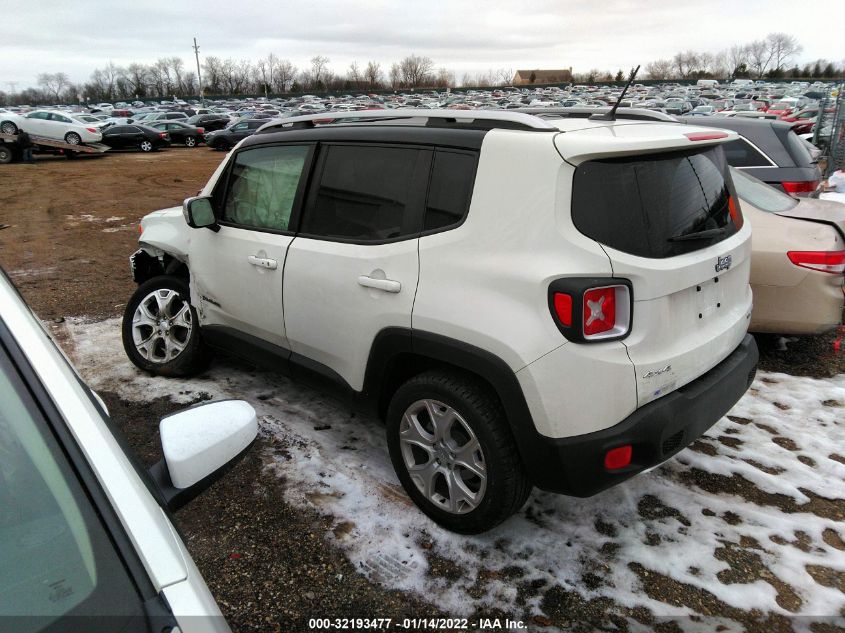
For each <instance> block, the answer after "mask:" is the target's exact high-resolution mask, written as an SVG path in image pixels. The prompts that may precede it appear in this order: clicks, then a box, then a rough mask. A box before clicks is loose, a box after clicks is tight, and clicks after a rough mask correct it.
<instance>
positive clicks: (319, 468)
mask: <svg viewBox="0 0 845 633" xmlns="http://www.w3.org/2000/svg"><path fill="white" fill-rule="evenodd" d="M53 327H62V328H66V334H67V336H66V337H63V338H64V340H65V341H66V342H67V345H66V347H68V351H69V354H70V356H71V358H72V359H73V361H74V363H75V364H76V365H77V367H78V368H79V370H80V372H81V374H82V375H83V377H84V378H85V379H86V380H87V381H88V382H89V384H90V385H91V386H92V387H93V388H94V389H100V390H112V391H115V392H117V393H118V394H119V395H120V396H121V397H123V398H125V399H127V400H133V401H138V402H145V401H149V400H150V399H154V398H159V397H170V398H171V399H172V400H173V401H175V402H189V401H191V400H193V399H195V398H196V397H197V395H198V394H200V393H205V394H208V395H209V396H210V397H212V398H213V399H221V398H232V397H235V398H243V399H246V400H247V401H249V402H250V403H251V404H252V405H253V406H254V407H255V409H256V411H257V413H258V415H259V421H260V425H261V432H262V433H263V434H264V435H265V436H268V437H270V436H272V437H274V438H276V439H277V440H278V441H279V444H280V445H282V446H284V450H283V451H277V452H274V453H272V457H273V459H272V460H271V462H272V466H271V468H272V469H273V470H274V471H275V472H277V473H278V474H279V476H280V477H281V476H283V477H284V479H285V482H286V483H285V497H286V499H287V500H288V502H290V503H292V504H294V505H297V506H301V507H306V506H307V507H315V508H317V509H318V510H319V511H320V512H322V513H324V514H326V515H329V516H331V517H333V518H334V520H335V523H334V528H333V529H332V530H331V531H329V532H328V533H327V534H326V538H327V539H329V540H330V541H333V542H335V543H337V545H338V546H339V547H341V548H342V549H343V551H345V552H346V555H347V556H348V558H349V559H350V560H351V561H352V563H353V564H355V566H356V567H357V568H358V569H359V570H360V571H361V572H362V573H364V574H366V575H368V576H370V577H371V578H373V579H374V580H377V581H379V582H382V583H384V584H385V585H386V586H389V587H391V588H396V589H401V590H407V591H413V592H415V593H416V594H418V595H419V597H420V598H422V599H423V600H428V601H431V602H434V603H436V604H437V605H438V606H439V607H440V608H442V609H443V610H445V611H446V612H448V613H453V614H456V615H457V614H468V613H470V612H472V611H473V610H475V609H476V608H480V609H485V608H491V607H496V608H501V609H504V610H508V609H509V610H511V611H512V612H514V613H518V612H520V611H522V609H523V608H524V607H522V606H518V604H517V586H518V584H519V583H521V582H524V581H525V582H527V581H538V582H543V583H545V584H544V585H543V587H542V589H541V590H540V591H539V594H538V595H534V596H531V597H529V598H528V602H527V608H528V610H529V611H531V612H536V613H539V612H541V611H542V609H541V606H540V604H541V600H542V593H543V592H544V591H546V590H547V589H549V588H550V587H552V586H555V585H560V586H561V587H562V588H563V589H565V590H567V591H574V592H577V593H578V594H580V595H581V596H582V597H583V598H585V599H593V598H598V597H608V598H611V599H612V600H614V601H615V602H616V603H618V604H621V605H624V606H628V607H635V606H645V607H648V608H649V609H651V610H652V612H653V613H654V614H655V615H656V616H685V615H689V614H692V613H694V611H692V610H691V609H688V608H686V607H678V606H673V605H670V604H667V603H664V602H660V601H658V600H656V599H652V598H650V597H648V596H647V595H646V593H645V592H644V591H643V584H642V582H641V580H640V577H639V576H638V575H637V574H636V573H635V569H636V568H637V566H641V567H642V568H644V569H646V570H648V572H649V573H655V572H656V573H659V574H664V575H666V576H669V577H670V578H672V579H674V580H675V581H677V582H680V583H684V584H686V585H689V586H690V587H692V588H696V589H700V590H701V591H704V592H708V593H710V594H712V595H713V596H714V597H715V598H716V599H718V600H720V601H722V602H724V603H725V604H727V605H729V606H731V607H735V608H738V609H742V610H745V611H747V610H750V609H759V610H760V611H761V612H763V613H778V614H784V615H790V614H792V613H798V614H801V615H810V616H816V617H823V616H835V615H838V614H839V613H841V612H843V611H842V610H843V609H845V595H843V594H842V593H840V592H839V591H837V590H836V589H833V588H829V587H824V586H822V585H820V584H818V583H816V581H815V580H813V578H812V577H811V576H810V574H809V573H808V572H807V567H808V566H811V565H822V566H825V567H828V568H830V569H833V570H836V571H838V572H840V573H845V552H843V551H841V550H839V549H836V548H835V547H833V546H831V545H829V544H828V543H827V542H826V541H825V540H824V539H823V538H822V535H823V533H825V531H826V530H827V531H830V530H832V531H833V532H835V533H837V534H838V535H839V537H840V538H845V529H843V524H842V523H839V522H836V521H834V520H832V519H828V518H824V517H822V516H819V515H818V514H814V513H813V512H810V511H809V510H806V511H802V510H803V509H802V508H801V507H800V506H802V505H804V504H807V503H809V502H810V495H812V496H814V497H815V496H819V497H823V498H826V499H839V498H841V497H843V490H845V488H844V487H843V479H845V464H843V463H840V462H839V461H836V460H835V459H831V457H830V456H831V455H833V454H834V453H837V452H838V453H839V454H840V455H841V454H843V453H845V448H840V447H843V446H845V376H843V375H840V376H838V377H836V378H832V379H827V380H816V379H811V378H799V377H794V376H789V375H786V374H767V373H763V372H760V373H759V374H758V377H757V380H756V381H755V382H754V384H753V385H752V388H751V389H750V390H749V392H748V393H747V394H746V395H745V397H743V399H742V400H741V401H740V402H739V403H737V405H736V406H735V407H734V408H733V410H732V411H731V412H730V416H731V417H733V418H734V419H735V420H737V421H732V420H730V419H728V418H724V419H723V420H721V421H720V422H719V423H717V424H716V425H715V426H714V427H713V428H712V429H710V431H709V432H708V433H707V434H706V436H705V437H704V438H702V440H701V446H703V447H704V448H705V449H707V451H706V452H702V451H701V449H700V450H692V449H686V450H684V451H682V452H681V453H679V454H678V455H677V456H676V457H675V458H673V459H670V460H669V461H667V462H666V463H664V464H663V465H661V466H660V467H658V468H656V469H655V470H653V471H651V472H649V473H644V474H641V475H639V476H637V477H635V478H633V479H631V480H629V481H628V482H626V483H624V484H622V485H619V486H616V487H614V488H612V489H610V490H607V491H605V492H603V493H601V494H600V495H597V496H595V497H592V498H589V499H575V498H568V497H562V496H558V495H553V494H548V493H543V492H539V491H535V492H534V493H533V494H532V495H531V498H530V499H529V501H528V503H527V504H526V506H525V508H523V510H522V511H521V512H520V513H519V514H518V515H516V516H515V517H513V518H511V519H510V520H508V521H507V522H505V524H504V525H501V526H499V527H497V528H496V529H494V530H492V531H490V532H488V533H486V534H483V535H479V536H471V537H466V536H460V535H456V534H452V533H450V532H447V531H445V530H443V529H441V528H440V527H438V526H437V525H436V524H435V523H433V522H432V521H430V520H429V519H428V518H427V517H426V516H425V515H423V514H422V513H421V512H419V511H418V510H416V508H415V507H414V506H413V504H412V503H411V502H410V500H409V499H408V497H407V496H406V495H405V493H404V491H403V490H402V488H401V486H400V484H399V482H398V479H397V477H396V475H395V474H394V472H393V467H392V465H391V463H390V459H389V456H388V454H387V447H386V441H385V438H384V429H383V426H382V425H381V423H380V422H378V421H376V420H374V419H371V418H368V417H362V416H360V415H356V414H354V413H352V412H351V411H350V410H348V409H347V408H345V407H344V406H342V405H341V404H339V403H338V402H336V401H334V400H332V399H330V398H327V397H326V396H324V395H323V394H321V393H319V392H316V391H314V390H311V389H309V388H307V387H303V386H301V385H299V384H297V383H295V382H293V381H290V380H288V379H286V378H284V377H283V376H280V375H276V374H273V373H268V372H262V371H258V370H252V369H249V368H247V367H246V366H245V365H240V364H237V363H234V362H230V361H226V360H218V361H216V362H215V363H214V365H213V366H212V368H211V370H210V371H209V372H207V373H206V374H204V375H203V376H202V377H199V378H192V379H187V380H181V379H167V378H156V377H151V376H148V375H145V374H143V373H141V372H139V371H138V370H137V369H135V367H134V366H133V365H131V364H130V362H129V361H128V359H127V358H126V356H125V355H124V352H123V350H122V347H121V342H120V322H119V320H117V319H112V320H108V321H100V322H91V321H87V320H84V319H67V320H66V321H65V323H64V324H62V325H61V326H56V325H53ZM823 403H824V404H823ZM326 427H331V428H326ZM268 450H270V449H268ZM709 453H713V454H712V455H711V454H709ZM799 457H802V458H803V459H804V461H801V460H799V459H798V458H799ZM807 458H810V459H807ZM694 471H703V472H704V473H706V475H705V476H720V475H724V476H728V477H732V476H734V475H738V476H740V477H742V478H743V479H745V480H747V482H751V484H753V485H746V486H745V488H747V489H748V490H751V491H753V490H754V488H755V487H756V488H757V490H758V492H759V493H760V495H761V496H762V497H763V499H762V500H761V501H760V502H759V504H758V503H755V502H753V501H748V500H745V499H744V498H742V497H740V496H738V495H734V494H730V493H728V492H721V493H719V492H716V493H712V492H707V491H705V490H703V489H701V488H699V487H698V486H696V485H694V484H690V483H685V482H686V481H687V480H688V479H689V477H690V476H691V475H693V474H694ZM767 471H768V472H767ZM773 473H777V474H773ZM767 495H768V497H767ZM775 496H776V497H775ZM771 499H776V500H782V501H784V502H788V503H792V504H796V505H797V506H798V508H797V509H798V511H797V512H787V511H784V510H782V509H780V508H779V507H778V505H781V504H779V503H778V504H776V503H775V502H773V501H771ZM838 503H840V504H842V503H843V502H842V501H839V502H838ZM654 507H656V508H657V510H654V509H653V508H654ZM840 507H841V505H840ZM731 547H736V548H741V549H742V550H743V551H744V552H746V553H750V554H753V555H756V556H758V557H759V560H760V562H761V564H762V565H763V566H765V568H766V569H767V570H768V572H770V574H768V573H765V574H762V575H758V576H756V577H754V578H743V579H740V580H741V581H739V580H738V581H736V582H733V583H732V584H726V583H729V582H730V581H731V578H730V577H726V572H728V570H729V569H730V566H729V565H728V563H727V562H724V561H723V560H720V559H719V558H717V555H719V552H724V551H725V548H731ZM432 554H434V555H436V556H439V557H441V558H443V559H446V560H448V561H451V563H453V564H454V565H457V566H458V567H459V568H460V569H461V570H462V572H463V573H462V574H461V575H460V577H459V578H457V579H455V580H447V579H446V578H440V577H436V576H433V575H431V574H429V573H428V572H429V556H430V555H432ZM743 566H745V564H744V563H743ZM506 568H511V569H513V568H518V571H519V573H518V576H519V580H516V581H514V580H507V576H506V575H504V574H502V573H500V572H502V570H506ZM480 572H485V573H482V574H481V576H479V573H480ZM490 572H493V573H490ZM720 576H721V577H722V579H723V580H724V582H723V580H720ZM585 577H589V578H591V579H592V582H589V583H587V582H585ZM778 579H779V580H780V581H783V583H785V585H787V586H788V588H791V590H792V591H794V596H797V599H798V601H800V603H799V602H797V601H796V600H795V599H794V596H793V597H790V595H779V593H778V592H779V591H780V590H781V589H779V588H778V587H780V588H782V587H783V585H782V584H779V583H778V582H777V580H778ZM770 581H771V582H770ZM683 622H684V620H678V623H679V624H680V625H681V626H682V628H683ZM720 624H721V625H724V626H726V627H727V630H740V629H737V628H736V626H735V623H731V622H730V621H721V620H718V621H717V620H714V621H713V622H710V621H708V622H707V627H708V629H711V626H712V627H714V628H712V629H711V630H715V627H716V626H718V625H720ZM695 627H696V628H695V630H696V631H700V630H702V628H701V627H702V623H701V622H697V623H695Z"/></svg>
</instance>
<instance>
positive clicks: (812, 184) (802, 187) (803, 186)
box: [780, 180, 819, 193]
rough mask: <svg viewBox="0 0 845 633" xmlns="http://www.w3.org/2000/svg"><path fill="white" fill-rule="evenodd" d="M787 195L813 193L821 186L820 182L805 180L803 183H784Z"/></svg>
mask: <svg viewBox="0 0 845 633" xmlns="http://www.w3.org/2000/svg"><path fill="white" fill-rule="evenodd" d="M780 184H781V185H783V188H784V189H785V190H786V193H813V192H814V191H815V190H816V189H817V188H818V186H819V181H818V180H804V181H801V182H782V183H780Z"/></svg>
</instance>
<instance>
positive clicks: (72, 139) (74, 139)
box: [65, 132, 82, 145]
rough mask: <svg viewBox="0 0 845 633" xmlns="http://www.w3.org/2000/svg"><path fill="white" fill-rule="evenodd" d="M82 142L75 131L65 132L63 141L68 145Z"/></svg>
mask: <svg viewBox="0 0 845 633" xmlns="http://www.w3.org/2000/svg"><path fill="white" fill-rule="evenodd" d="M81 142H82V137H81V136H79V134H77V133H76V132H68V133H67V134H65V143H68V144H69V145H79V144H80V143H81Z"/></svg>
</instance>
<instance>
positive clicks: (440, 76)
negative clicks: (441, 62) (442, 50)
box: [434, 67, 455, 88]
mask: <svg viewBox="0 0 845 633" xmlns="http://www.w3.org/2000/svg"><path fill="white" fill-rule="evenodd" d="M434 82H435V84H436V85H437V87H438V88H454V87H455V73H453V72H451V71H450V70H447V69H446V68H445V67H440V69H438V71H437V77H435V79H434Z"/></svg>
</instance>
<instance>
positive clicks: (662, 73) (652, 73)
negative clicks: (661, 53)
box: [645, 59, 675, 79]
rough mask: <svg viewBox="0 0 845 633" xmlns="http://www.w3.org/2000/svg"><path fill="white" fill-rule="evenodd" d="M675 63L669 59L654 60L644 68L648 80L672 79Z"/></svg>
mask: <svg viewBox="0 0 845 633" xmlns="http://www.w3.org/2000/svg"><path fill="white" fill-rule="evenodd" d="M674 68H675V63H674V62H673V61H672V60H671V59H656V60H654V61H653V62H649V63H648V64H646V66H645V71H646V73H648V76H649V79H672V77H673V71H674Z"/></svg>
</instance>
